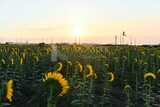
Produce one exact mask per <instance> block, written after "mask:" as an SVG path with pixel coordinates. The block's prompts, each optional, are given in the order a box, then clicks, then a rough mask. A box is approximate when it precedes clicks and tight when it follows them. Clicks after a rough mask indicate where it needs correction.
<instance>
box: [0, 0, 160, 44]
mask: <svg viewBox="0 0 160 107" xmlns="http://www.w3.org/2000/svg"><path fill="white" fill-rule="evenodd" d="M159 4H160V0H0V42H6V41H10V42H26V41H27V40H28V42H35V43H36V42H37V43H38V42H42V41H43V42H48V43H49V42H52V38H53V42H54V43H55V42H57V43H61V42H69V43H74V42H75V38H76V42H79V38H80V42H81V43H102V44H113V43H115V36H117V40H118V41H117V42H118V43H120V35H121V36H122V32H123V31H125V34H126V36H125V37H124V43H125V44H127V43H128V44H130V43H133V44H159V43H160V6H159ZM131 41H132V42H131Z"/></svg>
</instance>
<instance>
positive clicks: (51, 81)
mask: <svg viewBox="0 0 160 107" xmlns="http://www.w3.org/2000/svg"><path fill="white" fill-rule="evenodd" d="M43 82H44V83H45V84H46V87H48V86H52V89H53V90H54V91H53V92H55V95H56V96H57V95H58V96H62V95H63V94H65V93H67V90H68V89H69V85H68V81H67V80H66V79H65V78H63V75H61V74H60V73H57V72H49V73H47V74H45V77H44V78H43Z"/></svg>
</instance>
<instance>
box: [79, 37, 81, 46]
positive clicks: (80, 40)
mask: <svg viewBox="0 0 160 107" xmlns="http://www.w3.org/2000/svg"><path fill="white" fill-rule="evenodd" d="M80 41H81V40H80V35H79V44H80V43H81V42H80Z"/></svg>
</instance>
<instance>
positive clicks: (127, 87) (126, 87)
mask: <svg viewBox="0 0 160 107" xmlns="http://www.w3.org/2000/svg"><path fill="white" fill-rule="evenodd" d="M131 89H132V88H131V86H130V85H128V84H127V85H126V86H125V87H124V90H125V91H126V92H129V91H130V90H131Z"/></svg>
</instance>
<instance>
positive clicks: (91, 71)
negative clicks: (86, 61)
mask: <svg viewBox="0 0 160 107" xmlns="http://www.w3.org/2000/svg"><path fill="white" fill-rule="evenodd" d="M87 68H88V70H89V73H88V74H87V75H86V77H90V76H92V75H93V68H92V66H91V65H87Z"/></svg>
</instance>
